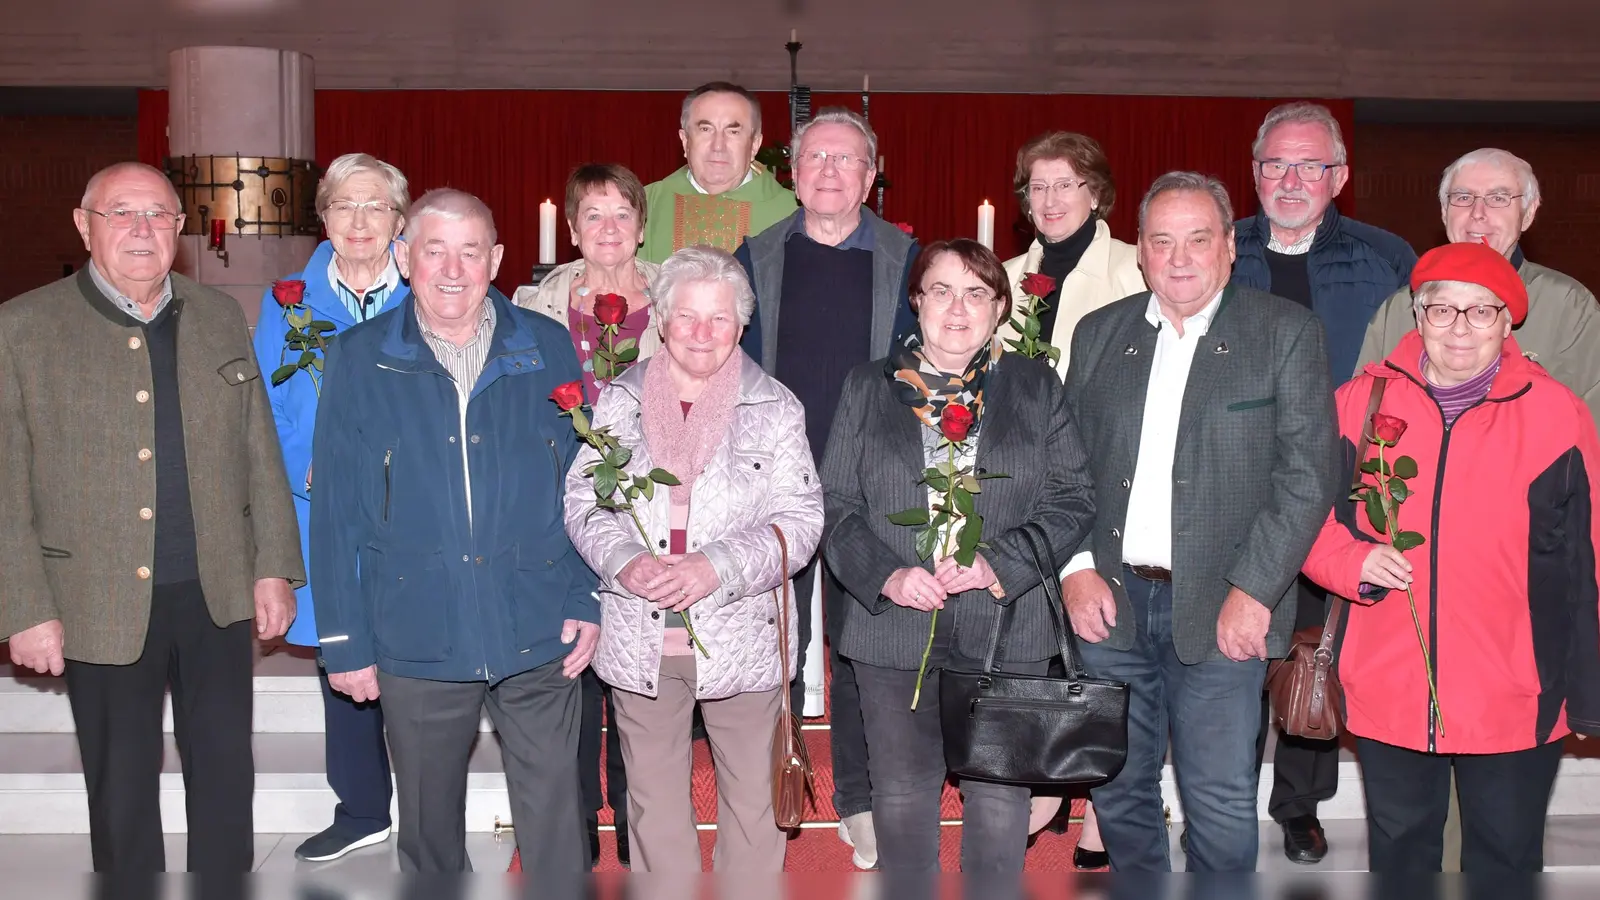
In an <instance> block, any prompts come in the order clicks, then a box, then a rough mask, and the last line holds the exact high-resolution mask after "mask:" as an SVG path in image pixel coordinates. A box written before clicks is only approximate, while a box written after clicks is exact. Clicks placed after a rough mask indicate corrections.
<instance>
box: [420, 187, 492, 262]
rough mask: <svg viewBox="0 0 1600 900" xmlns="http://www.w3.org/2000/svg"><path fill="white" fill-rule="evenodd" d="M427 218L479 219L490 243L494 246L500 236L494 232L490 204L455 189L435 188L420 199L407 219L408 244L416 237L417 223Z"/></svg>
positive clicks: (454, 220)
mask: <svg viewBox="0 0 1600 900" xmlns="http://www.w3.org/2000/svg"><path fill="white" fill-rule="evenodd" d="M426 216H438V217H439V218H441V219H448V220H450V221H452V222H459V221H461V220H462V219H479V220H481V221H482V222H483V224H484V227H486V228H488V229H489V243H490V244H491V245H493V244H495V243H496V242H497V241H498V235H497V234H496V232H495V230H494V213H491V212H490V211H489V206H488V204H486V203H484V202H483V201H482V200H479V199H478V198H477V197H474V196H472V195H471V194H469V193H467V192H466V191H458V190H456V189H455V188H434V189H433V190H431V191H429V192H427V193H426V194H423V195H422V196H421V197H418V198H417V202H416V203H415V204H413V205H412V207H411V214H410V216H409V217H408V218H407V219H406V230H405V233H404V235H403V237H404V238H405V240H406V241H407V242H410V240H411V239H412V238H413V237H415V236H416V233H417V227H418V226H417V223H418V222H421V221H422V219H423V218H424V217H426ZM484 249H488V248H487V247H486V248H484Z"/></svg>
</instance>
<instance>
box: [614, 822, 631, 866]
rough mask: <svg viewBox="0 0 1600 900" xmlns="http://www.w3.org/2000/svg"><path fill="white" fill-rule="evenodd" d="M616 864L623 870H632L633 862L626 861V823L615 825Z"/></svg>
mask: <svg viewBox="0 0 1600 900" xmlns="http://www.w3.org/2000/svg"><path fill="white" fill-rule="evenodd" d="M617 862H619V863H622V867H623V868H624V869H632V868H633V862H632V861H631V860H629V859H628V823H627V822H625V821H621V822H618V823H617Z"/></svg>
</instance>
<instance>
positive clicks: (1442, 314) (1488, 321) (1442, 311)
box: [1422, 303, 1505, 328]
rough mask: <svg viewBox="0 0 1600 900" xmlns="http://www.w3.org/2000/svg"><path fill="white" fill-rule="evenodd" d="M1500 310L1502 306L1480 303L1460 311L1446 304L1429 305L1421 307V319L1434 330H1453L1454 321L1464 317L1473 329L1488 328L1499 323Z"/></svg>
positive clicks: (1503, 307)
mask: <svg viewBox="0 0 1600 900" xmlns="http://www.w3.org/2000/svg"><path fill="white" fill-rule="evenodd" d="M1502 309H1505V305H1504V304H1498V305H1496V304H1493V303H1480V304H1478V305H1477V306H1469V307H1467V308H1466V309H1461V308H1459V307H1455V306H1451V305H1450V304H1448V303H1429V304H1426V305H1424V306H1423V307H1422V318H1423V320H1424V321H1426V322H1427V323H1428V324H1429V325H1432V326H1433V327H1435V328H1453V327H1455V324H1456V320H1457V319H1459V318H1461V317H1462V316H1463V315H1465V316H1466V317H1467V324H1468V325H1471V326H1472V327H1473V328H1490V327H1492V326H1493V325H1494V323H1496V322H1498V321H1500V310H1502Z"/></svg>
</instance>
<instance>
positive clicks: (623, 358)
mask: <svg viewBox="0 0 1600 900" xmlns="http://www.w3.org/2000/svg"><path fill="white" fill-rule="evenodd" d="M638 358H639V348H637V347H635V348H633V349H631V350H618V351H617V362H619V363H631V362H633V361H634V360H636V359H638Z"/></svg>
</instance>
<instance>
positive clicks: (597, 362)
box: [590, 355, 611, 381]
mask: <svg viewBox="0 0 1600 900" xmlns="http://www.w3.org/2000/svg"><path fill="white" fill-rule="evenodd" d="M590 364H591V366H592V367H593V368H594V379H595V380H596V381H610V380H611V361H610V360H608V359H606V358H605V357H603V356H599V355H596V356H595V358H594V359H592V360H590Z"/></svg>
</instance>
